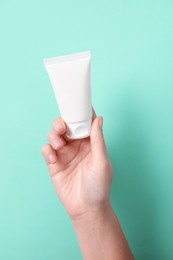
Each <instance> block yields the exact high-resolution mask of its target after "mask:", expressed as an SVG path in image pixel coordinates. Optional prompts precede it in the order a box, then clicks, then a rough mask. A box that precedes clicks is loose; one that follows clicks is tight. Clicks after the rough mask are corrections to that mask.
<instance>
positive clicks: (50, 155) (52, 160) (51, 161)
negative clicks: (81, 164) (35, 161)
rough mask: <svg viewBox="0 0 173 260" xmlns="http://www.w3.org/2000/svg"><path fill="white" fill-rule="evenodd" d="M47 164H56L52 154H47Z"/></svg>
mask: <svg viewBox="0 0 173 260" xmlns="http://www.w3.org/2000/svg"><path fill="white" fill-rule="evenodd" d="M48 157H49V162H50V163H55V162H56V156H55V155H54V154H49V156H48Z"/></svg>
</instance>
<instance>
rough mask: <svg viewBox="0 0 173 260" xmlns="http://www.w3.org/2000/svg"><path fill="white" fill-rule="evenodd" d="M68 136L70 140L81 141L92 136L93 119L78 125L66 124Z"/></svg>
mask: <svg viewBox="0 0 173 260" xmlns="http://www.w3.org/2000/svg"><path fill="white" fill-rule="evenodd" d="M66 125H67V132H66V136H67V137H68V138H70V139H81V138H85V137H87V136H89V135H90V130H91V119H89V120H86V121H81V122H77V123H66Z"/></svg>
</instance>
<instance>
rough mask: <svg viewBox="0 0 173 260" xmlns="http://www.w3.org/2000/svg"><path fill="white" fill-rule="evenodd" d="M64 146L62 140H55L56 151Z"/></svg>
mask: <svg viewBox="0 0 173 260" xmlns="http://www.w3.org/2000/svg"><path fill="white" fill-rule="evenodd" d="M62 144H63V141H62V140H61V139H58V140H54V141H53V146H54V148H55V149H57V148H58V147H59V146H61V145H62Z"/></svg>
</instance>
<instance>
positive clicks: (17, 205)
mask: <svg viewBox="0 0 173 260" xmlns="http://www.w3.org/2000/svg"><path fill="white" fill-rule="evenodd" d="M85 50H91V53H92V68H91V78H92V103H93V106H94V108H95V110H96V112H97V114H98V115H102V116H103V117H104V134H105V140H106V144H107V149H108V153H109V156H110V160H111V162H112V164H113V169H114V178H113V183H112V188H111V201H112V206H113V208H114V210H115V212H116V214H117V216H118V218H119V220H120V222H121V225H122V227H123V230H124V232H125V234H126V237H127V239H128V241H129V244H130V246H131V248H132V250H133V253H134V255H135V257H136V259H140V260H146V259H147V260H150V259H151V260H155V259H156V260H169V259H170V260H171V259H173V246H172V245H173V188H172V187H173V1H171V0H163V1H161V0H160V1H159V0H158V1H152V0H145V1H144V0H141V1H140V0H138V1H137V0H131V1H130V0H129V1H128V0H124V1H120V0H119V1H118V0H114V1H113V0H112V1H108V0H104V1H98V0H87V1H84V0H83V1H77V0H76V1H75V0H71V1H67V0H63V1H60V0H44V1H43V0H42V1H41V0H30V1H24V0H0V120H1V124H0V125H1V126H0V174H1V175H0V259H2V260H6V259H8V260H20V259H21V260H55V259H64V260H65V259H75V260H77V259H81V254H80V250H79V247H78V243H77V239H76V237H75V233H74V231H73V228H72V225H71V222H70V220H69V218H68V216H67V214H66V212H65V210H64V208H63V206H62V205H61V203H60V202H59V200H58V199H57V197H56V195H55V192H54V189H53V187H52V184H51V181H50V178H49V174H48V172H47V169H46V166H45V164H44V161H43V159H42V157H41V154H40V149H41V147H42V145H43V144H44V143H45V142H46V133H47V131H48V130H49V129H50V127H51V121H52V120H53V119H54V118H56V117H58V116H59V111H58V108H57V104H56V101H55V98H54V95H53V91H52V88H51V86H50V82H49V79H48V75H47V72H46V70H45V68H44V66H43V58H47V57H54V56H58V55H65V54H70V53H74V52H79V51H85Z"/></svg>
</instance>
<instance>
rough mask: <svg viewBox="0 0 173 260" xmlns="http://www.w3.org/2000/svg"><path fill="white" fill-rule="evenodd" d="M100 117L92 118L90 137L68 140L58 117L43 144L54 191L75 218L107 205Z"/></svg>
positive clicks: (106, 170)
mask: <svg viewBox="0 0 173 260" xmlns="http://www.w3.org/2000/svg"><path fill="white" fill-rule="evenodd" d="M102 120H103V119H102V117H96V114H95V111H94V109H93V118H92V126H91V133H90V137H87V138H84V139H80V140H71V139H68V138H67V137H66V135H65V133H66V124H65V123H64V121H63V120H62V119H61V118H57V119H55V120H54V121H53V124H52V126H53V127H52V130H51V131H50V132H49V133H48V135H47V138H48V141H49V144H46V145H44V146H43V148H42V151H41V152H42V155H43V156H44V158H45V161H46V163H47V167H48V170H49V173H50V176H51V179H52V183H53V185H54V187H55V189H56V192H57V195H58V197H59V199H60V200H61V202H62V203H63V205H64V207H65V208H66V210H67V212H68V214H69V216H70V218H71V219H72V220H73V221H75V220H77V219H78V218H81V217H83V216H85V215H87V214H88V213H89V214H90V213H92V212H93V213H95V212H96V213H97V212H99V214H100V212H102V211H104V209H105V207H107V205H109V192H110V184H111V179H112V166H111V163H110V161H109V159H108V155H107V151H106V146H105V142H104V137H103V132H102Z"/></svg>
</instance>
